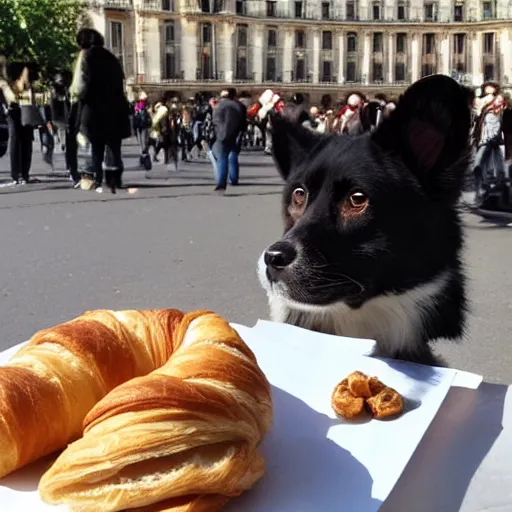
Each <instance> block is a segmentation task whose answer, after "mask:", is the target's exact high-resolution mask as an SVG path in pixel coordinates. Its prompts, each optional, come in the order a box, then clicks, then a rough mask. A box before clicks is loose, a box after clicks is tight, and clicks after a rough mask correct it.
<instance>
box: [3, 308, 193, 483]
mask: <svg viewBox="0 0 512 512" xmlns="http://www.w3.org/2000/svg"><path fill="white" fill-rule="evenodd" d="M182 318H183V313H182V312H180V311H177V310H174V309H165V310H161V311H107V310H98V311H91V312H88V313H85V314H83V315H81V316H79V317H78V318H75V319H74V320H71V321H69V322H66V323H64V324H60V325H57V326H55V327H51V328H49V329H44V330H42V331H39V332H37V333H36V334H35V335H34V336H33V337H32V338H31V340H30V341H29V343H28V344H27V345H25V346H24V347H23V348H22V349H21V350H20V351H18V352H17V353H16V354H15V355H14V356H13V357H12V359H11V360H10V361H9V364H8V365H7V366H0V478H1V477H3V476H5V475H7V474H8V473H10V472H11V471H14V470H16V469H18V468H21V467H22V466H24V465H26V464H28V463H30V462H33V461H34V460H36V459H38V458H40V457H43V456H44V455H47V454H50V453H52V452H54V451H56V450H59V449H62V448H64V447H65V446H66V445H67V444H68V443H70V442H71V441H73V440H75V439H77V438H78V437H80V436H81V435H82V425H83V420H84V418H85V416H86V414H87V413H88V412H89V411H90V410H91V409H92V408H93V407H94V405H95V404H96V403H97V402H99V401H100V400H101V399H102V398H103V397H104V396H105V395H106V394H107V393H108V392H109V391H111V390H112V389H114V388H115V387H116V386H118V385H119V384H122V383H123V382H126V381H128V380H130V379H132V378H133V377H138V376H141V375H147V374H148V373H150V372H151V371H153V370H155V369H156V368H159V367H160V366H162V365H163V364H164V363H165V362H166V361H167V360H168V359H169V356H170V355H171V354H172V352H173V349H174V345H175V336H176V329H177V327H178V326H179V325H180V322H181V319H182Z"/></svg>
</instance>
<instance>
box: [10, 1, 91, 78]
mask: <svg viewBox="0 0 512 512" xmlns="http://www.w3.org/2000/svg"><path fill="white" fill-rule="evenodd" d="M83 17H84V7H83V4H82V2H81V1H80V0H0V54H4V55H5V56H6V57H7V59H8V60H31V61H35V62H36V63H37V64H38V65H39V66H40V68H41V70H42V72H43V76H44V75H45V73H46V72H47V71H48V70H50V69H65V68H70V66H71V64H72V62H73V58H74V55H75V54H76V51H77V46H76V42H75V36H76V31H77V29H78V27H79V25H80V24H81V23H80V22H81V21H83Z"/></svg>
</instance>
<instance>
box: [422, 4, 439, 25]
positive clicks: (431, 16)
mask: <svg viewBox="0 0 512 512" xmlns="http://www.w3.org/2000/svg"><path fill="white" fill-rule="evenodd" d="M424 10H425V21H436V8H435V5H434V4H432V3H428V4H425V6H424Z"/></svg>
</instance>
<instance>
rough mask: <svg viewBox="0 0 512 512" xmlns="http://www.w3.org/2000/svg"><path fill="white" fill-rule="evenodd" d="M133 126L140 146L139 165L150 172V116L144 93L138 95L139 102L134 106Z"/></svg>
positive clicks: (146, 96) (146, 97)
mask: <svg viewBox="0 0 512 512" xmlns="http://www.w3.org/2000/svg"><path fill="white" fill-rule="evenodd" d="M133 125H134V127H135V130H136V133H137V139H138V141H139V144H140V158H139V162H140V165H141V167H143V168H144V169H145V170H146V171H150V170H151V157H150V156H149V131H150V128H151V115H150V113H149V104H148V95H147V94H146V93H145V92H141V93H140V94H139V101H138V103H137V105H136V106H135V114H134V120H133Z"/></svg>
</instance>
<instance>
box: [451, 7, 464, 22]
mask: <svg viewBox="0 0 512 512" xmlns="http://www.w3.org/2000/svg"><path fill="white" fill-rule="evenodd" d="M463 18H464V7H463V6H462V5H456V6H455V7H454V8H453V21H463Z"/></svg>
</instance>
